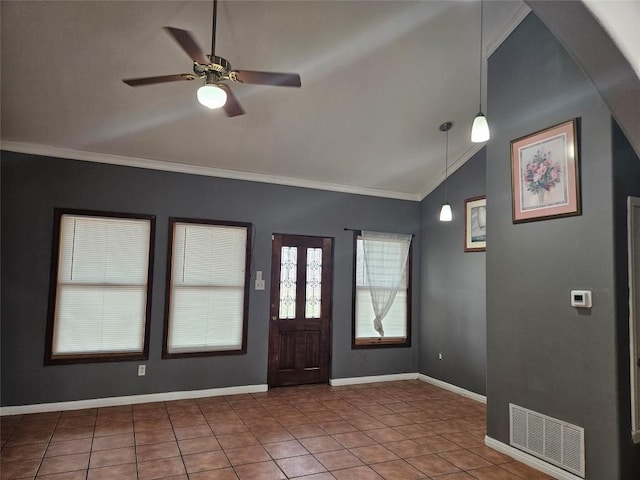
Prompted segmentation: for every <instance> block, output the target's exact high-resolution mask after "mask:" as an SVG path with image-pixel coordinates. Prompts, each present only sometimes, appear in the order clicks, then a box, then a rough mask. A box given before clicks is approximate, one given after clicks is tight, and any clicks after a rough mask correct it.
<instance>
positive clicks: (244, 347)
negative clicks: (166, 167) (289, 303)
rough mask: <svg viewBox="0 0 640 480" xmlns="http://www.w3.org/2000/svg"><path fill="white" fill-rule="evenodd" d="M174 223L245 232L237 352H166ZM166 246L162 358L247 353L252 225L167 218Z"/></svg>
mask: <svg viewBox="0 0 640 480" xmlns="http://www.w3.org/2000/svg"><path fill="white" fill-rule="evenodd" d="M176 223H189V224H194V225H212V226H230V227H242V228H246V230H247V240H246V254H245V281H244V282H245V283H244V297H243V312H242V317H243V319H242V347H241V348H240V349H237V350H211V351H199V352H180V353H170V352H169V350H168V340H169V328H170V324H169V322H170V318H169V314H170V310H171V287H172V283H171V265H172V261H173V243H174V232H175V225H176ZM167 238H168V242H167V243H168V246H167V252H168V253H167V275H166V277H167V278H166V295H165V299H166V300H165V315H164V332H163V341H162V358H164V359H174V358H190V357H209V356H219V355H242V354H246V353H247V330H248V327H249V292H250V290H251V282H250V280H251V258H252V253H251V250H252V245H253V242H252V238H253V224H252V223H247V222H234V221H227V220H210V219H202V218H185V217H169V235H168V237H167Z"/></svg>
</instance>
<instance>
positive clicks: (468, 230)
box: [464, 195, 487, 252]
mask: <svg viewBox="0 0 640 480" xmlns="http://www.w3.org/2000/svg"><path fill="white" fill-rule="evenodd" d="M486 249H487V199H486V198H485V196H484V195H483V196H481V197H474V198H467V199H466V200H465V201H464V251H465V252H484V251H485V250H486Z"/></svg>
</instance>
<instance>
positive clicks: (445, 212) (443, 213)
mask: <svg viewBox="0 0 640 480" xmlns="http://www.w3.org/2000/svg"><path fill="white" fill-rule="evenodd" d="M451 220H453V212H452V211H451V205H449V204H448V203H445V204H444V205H442V208H441V209H440V221H441V222H450V221H451Z"/></svg>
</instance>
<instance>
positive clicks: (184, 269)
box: [166, 222, 248, 354]
mask: <svg viewBox="0 0 640 480" xmlns="http://www.w3.org/2000/svg"><path fill="white" fill-rule="evenodd" d="M247 238H248V229H247V227H246V226H230V225H212V224H197V223H186V222H175V223H174V227H173V247H172V259H171V293H170V300H169V322H168V323H169V329H168V334H167V345H166V350H167V353H169V354H179V353H194V352H215V351H231V350H240V349H242V347H243V345H242V342H243V328H244V317H245V313H244V311H245V308H244V299H245V289H246V288H247V281H248V280H247V278H246V263H247Z"/></svg>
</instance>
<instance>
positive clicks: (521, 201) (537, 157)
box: [511, 119, 581, 223]
mask: <svg viewBox="0 0 640 480" xmlns="http://www.w3.org/2000/svg"><path fill="white" fill-rule="evenodd" d="M576 137H577V119H573V120H569V121H568V122H565V123H561V124H560V125H555V126H553V127H550V128H547V129H545V130H541V131H539V132H536V133H533V134H531V135H527V136H526V137H522V138H519V139H517V140H513V141H512V142H511V193H512V198H513V223H520V222H532V221H536V220H546V219H549V218H558V217H566V216H570V215H580V213H581V211H580V188H579V181H578V180H579V173H578V142H577V139H576Z"/></svg>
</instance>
